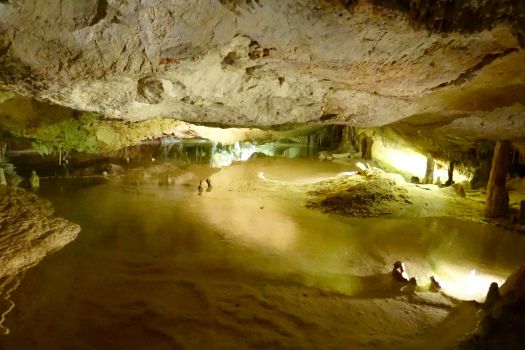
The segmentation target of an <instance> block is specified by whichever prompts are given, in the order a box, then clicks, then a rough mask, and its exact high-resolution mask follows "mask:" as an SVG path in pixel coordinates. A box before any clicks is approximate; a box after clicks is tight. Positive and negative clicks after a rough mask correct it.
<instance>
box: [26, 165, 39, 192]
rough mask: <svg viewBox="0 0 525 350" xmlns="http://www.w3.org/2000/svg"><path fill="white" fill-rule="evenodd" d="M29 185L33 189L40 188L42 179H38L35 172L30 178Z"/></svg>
mask: <svg viewBox="0 0 525 350" xmlns="http://www.w3.org/2000/svg"><path fill="white" fill-rule="evenodd" d="M29 184H30V185H31V188H32V189H36V188H39V187H40V177H38V175H37V174H36V171H35V170H33V171H32V172H31V176H30V177H29Z"/></svg>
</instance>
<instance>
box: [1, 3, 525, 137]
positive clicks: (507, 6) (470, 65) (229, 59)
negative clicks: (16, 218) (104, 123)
mask: <svg viewBox="0 0 525 350" xmlns="http://www.w3.org/2000/svg"><path fill="white" fill-rule="evenodd" d="M523 12H524V10H523V6H521V7H520V6H519V1H517V0H514V1H508V2H504V3H502V4H500V3H498V4H495V3H494V2H492V1H489V2H482V3H479V4H478V3H477V2H472V3H465V2H463V1H452V0H446V1H445V0H442V1H437V2H432V3H427V2H421V1H415V0H410V1H408V0H397V1H379V0H374V1H372V0H370V1H364V0H361V1H339V2H336V1H324V0H315V1H307V2H304V1H299V0H293V1H285V2H283V1H278V0H267V1H251V0H249V1H227V0H223V1H219V0H214V1H210V0H199V1H185V2H176V3H174V2H173V1H168V0H157V1H147V2H144V1H138V0H129V1H125V2H117V1H107V0H84V1H76V0H52V1H47V2H40V1H35V0H20V1H3V2H1V3H0V57H1V60H0V61H1V68H2V69H1V70H0V72H1V73H0V87H2V88H3V89H4V90H8V91H12V92H16V93H18V94H22V95H24V96H28V97H31V98H36V99H39V100H44V101H48V102H52V103H56V104H59V105H63V106H68V107H71V108H74V109H77V110H82V111H92V112H97V113H100V114H102V115H104V116H106V117H110V118H122V119H126V120H133V121H136V120H143V119H148V118H153V117H165V118H174V119H179V120H185V121H189V122H199V123H201V122H214V123H220V124H223V125H230V126H231V125H244V126H253V125H258V126H263V125H265V126H269V125H279V124H286V123H304V122H323V123H345V124H353V125H360V126H381V125H386V124H389V123H392V122H395V121H399V120H403V119H405V118H407V117H411V116H412V117H418V118H420V120H423V123H424V124H425V123H426V124H428V123H434V125H435V123H438V124H440V128H441V129H442V131H443V132H446V133H447V134H454V133H458V134H461V135H464V134H465V131H466V130H468V134H469V137H474V138H484V137H496V136H498V135H499V130H502V131H505V132H508V133H510V134H512V138H517V137H521V136H523V133H524V131H523V130H525V128H523V127H522V128H519V127H518V125H521V124H523V118H522V117H521V116H522V115H523V113H525V107H524V103H525V101H524V97H523V96H525V94H524V93H523V92H524V91H525V90H524V89H525V72H524V71H523V69H522V67H521V62H523V60H524V59H525V53H524V51H523V50H522V49H521V46H520V40H522V38H523V35H522V33H523V22H524V20H523V18H524V15H523ZM458 31H459V32H458ZM463 32H465V33H463ZM503 119H504V120H503ZM520 123H521V124H520ZM493 124H494V125H497V128H493V127H492V126H493ZM438 126H439V125H438ZM509 138H511V137H509Z"/></svg>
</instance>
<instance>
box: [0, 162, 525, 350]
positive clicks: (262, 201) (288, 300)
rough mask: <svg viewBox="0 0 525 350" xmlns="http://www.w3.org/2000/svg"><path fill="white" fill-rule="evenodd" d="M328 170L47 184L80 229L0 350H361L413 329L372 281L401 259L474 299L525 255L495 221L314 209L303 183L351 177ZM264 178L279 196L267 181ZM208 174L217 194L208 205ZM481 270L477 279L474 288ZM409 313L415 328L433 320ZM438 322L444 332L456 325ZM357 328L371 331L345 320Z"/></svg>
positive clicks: (258, 168) (413, 270)
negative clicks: (300, 187)
mask: <svg viewBox="0 0 525 350" xmlns="http://www.w3.org/2000/svg"><path fill="white" fill-rule="evenodd" d="M320 164H321V163H319V162H316V161H313V160H293V159H281V160H275V161H271V160H253V161H249V162H246V163H241V164H237V165H234V166H231V167H228V168H223V169H222V170H220V171H215V172H214V171H212V170H210V169H208V168H207V167H206V166H200V165H199V166H193V167H190V168H187V169H183V170H181V171H180V173H179V175H180V176H183V178H184V179H185V180H184V182H178V183H177V184H176V185H171V186H166V185H159V184H158V183H155V182H149V183H148V182H147V181H143V182H141V183H140V184H139V183H138V182H137V183H134V182H133V181H124V180H123V179H122V178H119V179H112V180H107V181H99V182H97V183H88V182H86V181H80V180H69V181H64V180H61V181H56V180H54V181H51V180H48V181H43V184H42V189H41V195H42V196H43V197H45V198H47V199H49V200H51V201H52V202H53V204H54V205H55V207H56V211H57V214H58V215H60V216H63V217H65V218H67V219H69V220H71V221H74V222H76V223H78V224H80V225H81V227H82V231H81V233H80V235H79V237H78V239H77V240H76V241H74V242H72V243H71V244H69V245H68V246H66V247H65V248H64V249H62V250H61V251H59V252H57V253H55V254H53V255H51V256H48V257H47V258H46V259H45V260H44V261H43V262H42V263H41V264H39V265H38V266H37V267H35V268H33V269H31V270H30V271H29V272H27V273H26V275H25V276H24V277H23V280H22V283H21V284H20V287H19V288H18V289H17V290H16V291H15V292H14V293H13V301H14V302H15V304H16V308H15V310H14V311H13V312H12V313H11V314H10V315H9V316H8V322H7V323H8V324H7V326H8V327H9V328H10V329H11V334H9V335H8V336H5V337H3V338H2V339H0V348H3V349H13V350H14V349H178V348H192V349H199V348H203V347H209V348H256V347H260V348H289V347H297V348H339V347H344V346H348V345H351V344H354V343H355V344H354V345H356V344H357V345H359V344H360V345H362V346H364V347H366V346H368V345H370V344H368V343H367V341H368V340H366V341H365V340H363V339H364V338H362V337H365V338H366V339H370V338H373V337H374V336H377V335H381V334H387V335H388V334H389V332H391V334H390V336H391V339H397V338H396V337H402V336H403V334H405V333H406V334H410V332H411V330H412V329H410V328H406V329H405V328H403V327H404V326H398V327H396V328H395V329H394V328H390V327H391V324H394V323H396V322H397V321H396V319H395V316H392V315H390V314H389V313H388V305H390V304H388V303H397V302H400V301H399V300H398V299H396V298H392V299H389V298H388V297H387V296H385V295H382V294H381V291H380V290H378V288H379V289H380V288H381V287H378V286H377V285H376V284H370V283H369V282H367V281H370V280H372V279H373V278H371V277H374V276H375V277H377V276H383V275H382V274H388V272H389V271H390V267H391V264H392V263H393V262H394V261H395V260H398V259H399V260H403V261H405V262H406V264H407V269H408V271H409V273H410V274H413V275H415V276H417V277H418V279H419V280H420V281H423V284H424V283H425V281H426V280H427V279H428V277H429V276H430V275H437V276H438V277H439V278H441V279H442V281H443V283H444V284H446V285H447V286H448V287H449V290H450V293H451V294H453V293H456V294H457V293H459V294H461V292H462V293H463V295H455V296H456V297H458V298H465V299H469V298H479V297H481V296H482V295H483V294H484V293H485V290H486V289H484V288H486V287H488V283H490V281H491V280H503V279H504V278H505V277H506V276H507V275H508V274H509V273H510V272H511V271H512V270H514V269H515V268H516V267H517V266H519V265H520V264H521V263H522V262H523V260H524V252H525V239H524V238H523V236H519V235H516V234H514V233H511V232H507V231H503V230H499V229H497V228H495V227H492V226H488V225H482V224H477V223H471V222H464V221H459V220H456V219H451V218H418V219H394V218H375V219H374V218H372V219H355V218H343V217H338V216H330V215H325V214H322V213H319V212H317V211H315V210H312V209H307V208H305V207H304V200H305V196H304V194H302V193H301V192H300V191H297V190H296V188H297V187H296V186H297V184H300V183H306V182H308V181H314V180H318V179H321V178H323V177H326V176H333V175H335V174H337V173H338V172H341V171H344V170H346V169H345V166H344V165H341V164H330V165H327V164H329V163H322V165H320ZM261 172H262V173H264V178H265V179H267V182H268V181H269V182H271V181H273V182H274V183H278V184H279V185H278V186H275V187H272V186H269V185H268V184H267V183H264V181H263V180H261V176H260V174H261ZM181 174H182V175H181ZM208 176H210V178H211V180H212V183H213V188H212V189H211V191H210V192H206V191H204V193H203V194H202V195H198V194H197V185H198V183H199V179H204V178H206V177H208ZM287 189H288V190H287ZM473 269H476V272H477V273H478V276H479V279H478V280H477V281H476V282H474V281H470V283H467V285H466V286H463V285H462V283H463V281H462V280H463V279H465V281H467V278H468V276H469V274H470V272H471V271H472V270H473ZM484 278H485V279H486V280H485V279H484ZM478 287H479V288H478ZM469 288H470V290H469ZM458 291H459V292H458ZM465 293H466V294H465ZM469 293H470V294H469ZM377 300H379V301H378V302H376V301H377ZM378 303H383V304H381V305H380V306H378V305H379V304H378ZM385 303H387V304H388V305H387V304H385ZM343 305H347V306H348V309H344V307H343ZM385 305H387V306H385ZM392 305H394V304H392ZM395 305H397V304H395ZM395 305H394V306H393V307H394V308H398V307H399V306H395ZM385 307H386V309H387V310H386V312H385V311H384V310H385ZM418 307H419V306H418ZM419 308H420V309H421V308H423V306H421V307H419ZM376 309H377V310H379V311H377V310H376ZM344 310H347V311H344ZM360 310H361V311H360ZM370 310H371V311H370ZM373 310H376V311H377V312H376V311H373ZM421 310H422V309H421ZM412 311H413V310H412ZM412 311H411V310H407V311H405V313H409V312H412ZM427 311H428V310H427ZM383 312H385V313H383ZM414 312H415V315H414V316H413V318H414V319H415V321H414V322H415V323H414V324H415V325H416V326H417V322H420V323H421V324H426V323H428V322H430V321H428V319H424V320H421V319H419V318H418V317H419V316H418V314H417V310H416V311H414ZM424 312H426V311H424V310H422V311H421V313H422V314H423V313H424ZM363 313H365V314H369V315H368V316H370V317H369V318H370V320H368V319H365V318H364V316H363ZM427 314H429V313H428V312H427ZM435 314H436V315H437V316H436V320H434V321H436V322H438V321H440V320H441V319H440V318H439V317H441V318H444V317H445V316H446V315H445V314H444V313H443V312H441V314H439V315H440V316H439V315H438V313H437V312H436V313H435ZM438 316H439V317H438ZM360 318H362V321H359V322H360V323H362V325H363V327H366V329H367V331H369V333H367V334H360V333H359V334H358V332H361V330H362V329H364V328H359V326H356V324H350V322H357V321H354V320H359V319H360ZM391 318H392V319H391ZM342 320H346V321H345V322H347V323H348V328H345V325H342V324H340V323H343V322H342ZM418 320H419V321H418ZM367 322H368V323H370V324H367ZM381 322H384V323H381ZM398 323H399V322H398ZM371 324H375V325H377V324H379V325H380V326H379V327H377V328H374V327H373V326H371ZM381 325H383V326H381ZM407 327H408V326H407ZM411 327H415V326H414V325H411ZM339 333H341V334H339ZM422 334H423V335H422V336H424V332H423V331H422ZM363 344H364V345H363ZM343 345H344V346H343ZM357 345H356V346H357ZM372 345H373V344H372ZM376 345H377V344H376ZM370 346H371V345H370Z"/></svg>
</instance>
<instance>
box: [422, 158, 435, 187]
mask: <svg viewBox="0 0 525 350" xmlns="http://www.w3.org/2000/svg"><path fill="white" fill-rule="evenodd" d="M435 165H436V162H434V159H432V156H430V155H427V169H426V171H425V179H424V181H423V182H424V183H426V184H432V183H433V182H434V167H435Z"/></svg>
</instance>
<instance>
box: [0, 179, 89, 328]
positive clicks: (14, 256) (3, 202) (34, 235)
mask: <svg viewBox="0 0 525 350" xmlns="http://www.w3.org/2000/svg"><path fill="white" fill-rule="evenodd" d="M53 212H54V209H53V206H52V205H51V203H49V202H47V201H45V200H42V199H40V198H38V197H37V196H36V195H35V194H33V193H30V192H27V191H24V190H22V189H20V188H17V187H5V186H3V187H0V297H1V300H0V334H1V333H5V332H8V330H7V329H6V328H4V325H3V321H4V316H5V314H6V313H7V312H8V311H9V310H10V309H11V308H12V304H11V302H10V301H9V294H10V291H11V290H12V289H13V288H16V285H17V283H18V280H19V277H18V276H19V275H20V274H21V273H23V272H24V271H25V270H27V269H29V268H30V267H32V266H34V265H36V264H37V263H38V262H40V261H41V260H42V259H43V258H44V257H45V256H46V255H48V254H50V253H52V252H54V251H56V250H58V249H60V248H62V247H63V246H65V245H66V244H68V243H69V242H71V241H73V240H74V239H75V238H76V237H77V235H78V233H79V232H80V226H78V225H76V224H74V223H72V222H70V221H67V220H65V219H62V218H58V217H55V216H53Z"/></svg>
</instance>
